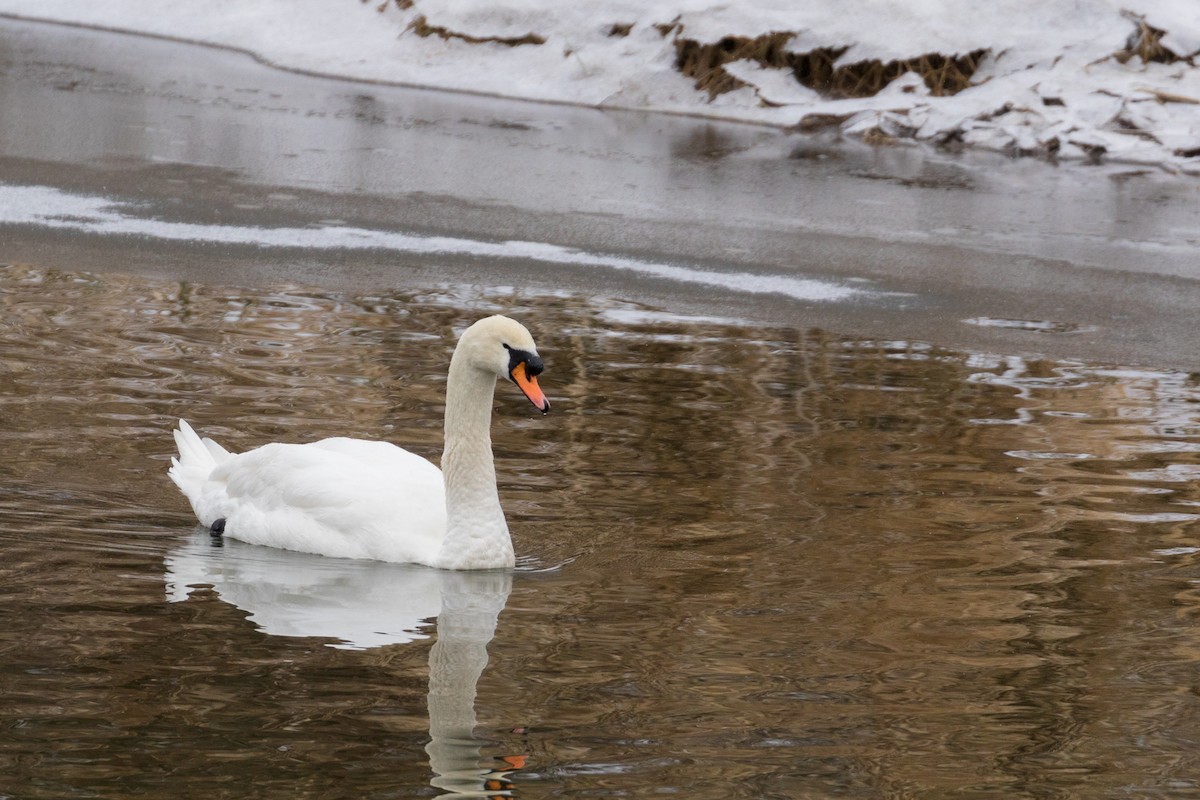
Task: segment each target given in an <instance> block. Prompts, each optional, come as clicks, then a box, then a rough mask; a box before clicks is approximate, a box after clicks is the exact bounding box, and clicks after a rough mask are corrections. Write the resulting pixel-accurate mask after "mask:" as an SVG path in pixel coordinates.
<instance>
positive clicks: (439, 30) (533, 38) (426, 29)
mask: <svg viewBox="0 0 1200 800" xmlns="http://www.w3.org/2000/svg"><path fill="white" fill-rule="evenodd" d="M408 29H409V30H411V31H412V32H413V33H415V34H417V35H418V36H440V37H441V38H443V39H447V40H448V39H459V40H461V41H464V42H469V43H471V44H485V43H493V44H506V45H508V46H509V47H520V46H521V45H523V44H545V43H546V40H545V39H544V38H542V37H541V36H538V35H537V34H536V33H527V34H525V35H524V36H472V35H470V34H469V33H459V32H458V31H452V30H450V29H449V28H444V27H442V26H440V25H430V24H429V23H428V21H426V19H425V16H424V15H421V16H419V17H417V18H416V19H414V20H413V21H412V22H410V23H409V25H408Z"/></svg>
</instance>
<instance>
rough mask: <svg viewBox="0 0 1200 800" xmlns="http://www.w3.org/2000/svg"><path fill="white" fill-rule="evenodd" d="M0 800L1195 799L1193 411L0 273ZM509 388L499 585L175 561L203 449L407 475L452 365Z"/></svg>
mask: <svg viewBox="0 0 1200 800" xmlns="http://www.w3.org/2000/svg"><path fill="white" fill-rule="evenodd" d="M0 306H2V315H0V387H2V389H0V403H3V409H2V412H0V446H2V448H3V453H4V456H5V458H4V459H3V462H0V474H2V480H0V487H2V488H0V509H2V511H0V519H2V520H3V525H2V526H0V551H2V556H0V615H2V619H3V623H2V628H0V629H2V630H3V631H4V632H3V634H0V698H2V702H0V793H2V794H3V795H4V796H6V797H14V798H21V799H22V800H37V799H39V798H55V800H59V799H61V798H91V797H105V798H109V797H138V798H178V797H211V798H222V797H231V798H232V797H237V798H274V797H288V798H292V797H296V796H303V797H310V798H343V797H345V798H351V797H353V798H396V797H432V796H440V795H443V794H450V793H454V792H468V791H473V792H476V793H485V792H488V793H491V794H492V795H503V794H504V793H505V792H517V793H519V794H520V795H522V796H526V797H559V796H563V797H615V796H633V797H650V796H659V795H665V796H670V795H686V796H689V797H698V798H708V797H711V798H731V797H742V798H775V797H779V798H785V797H786V798H806V797H814V798H816V797H821V798H824V797H870V798H875V797H889V798H894V797H944V796H949V795H951V794H953V795H955V796H962V797H985V796H994V797H1006V798H1008V797H1017V796H1021V797H1113V796H1118V795H1128V796H1136V797H1167V796H1195V795H1196V793H1197V791H1198V788H1197V785H1196V781H1197V775H1198V774H1200V773H1198V767H1200V764H1198V757H1197V755H1196V754H1197V752H1198V751H1197V745H1198V744H1200V723H1198V722H1197V720H1200V713H1198V712H1200V707H1198V703H1197V697H1196V693H1197V678H1196V675H1197V661H1198V660H1200V636H1198V635H1197V632H1196V631H1197V629H1196V624H1195V622H1196V617H1197V613H1198V611H1200V594H1198V592H1197V580H1198V577H1197V573H1198V570H1197V566H1196V561H1197V554H1198V553H1200V536H1198V535H1197V525H1196V520H1197V519H1198V516H1200V489H1198V488H1197V485H1196V480H1197V478H1200V456H1198V455H1197V453H1198V452H1200V424H1198V423H1197V420H1196V417H1197V413H1196V409H1197V405H1196V403H1197V402H1200V387H1198V386H1197V385H1196V382H1195V380H1194V379H1193V377H1190V376H1188V375H1186V374H1184V373H1177V372H1167V371H1164V372H1156V371H1152V370H1122V369H1116V368H1113V367H1111V366H1099V365H1088V364H1081V363H1059V362H1049V361H1027V360H1022V359H1019V358H1015V357H1005V356H1001V355H987V354H979V353H963V352H955V351H949V350H939V349H935V348H931V347H928V346H925V345H922V344H920V343H916V342H903V341H877V340H876V341H872V340H863V339H860V338H855V337H853V336H850V335H845V334H839V333H835V332H829V331H821V330H805V329H802V328H798V327H783V326H779V327H770V326H763V325H760V324H750V323H745V322H739V321H738V320H736V319H721V318H712V317H709V318H699V317H688V316H681V315H679V314H673V313H669V312H668V311H666V310H663V309H657V308H652V307H647V306H642V305H636V304H632V303H628V302H622V301H620V300H618V299H613V298H606V297H603V296H581V295H575V294H571V293H567V292H563V293H558V294H535V293H522V292H519V291H514V290H511V289H503V288H492V289H479V290H467V289H453V288H449V287H446V286H438V285H430V286H429V287H428V288H427V290H426V291H424V292H421V293H405V294H385V293H377V294H374V295H366V294H355V293H349V292H336V291H330V290H312V289H306V288H304V287H300V286H277V287H275V288H271V289H246V288H238V287H228V286H217V285H198V284H186V283H185V284H181V283H176V282H171V281H167V280H158V279H154V278H148V277H131V276H125V275H119V274H104V275H94V274H86V273H74V272H58V271H52V270H44V269H40V268H34V267H29V266H22V265H8V266H4V267H2V268H0ZM498 311H502V312H505V313H509V314H512V315H514V316H517V317H518V318H520V319H521V320H523V321H524V322H526V323H527V324H528V326H529V327H530V328H531V330H532V331H533V333H534V336H535V338H536V339H537V340H538V343H539V348H540V350H541V352H542V354H543V356H544V357H545V360H546V363H547V371H546V373H545V374H544V376H543V379H542V385H543V387H544V388H545V389H546V391H547V394H548V395H549V396H550V398H551V401H552V402H553V404H554V412H553V413H552V414H551V415H550V416H549V417H546V418H542V417H541V416H540V415H538V414H537V413H536V411H535V410H534V409H533V408H532V407H531V406H529V404H528V403H527V402H526V401H524V399H523V398H521V397H520V396H519V395H518V394H517V393H516V392H515V391H509V390H510V389H511V387H507V386H501V387H499V391H498V393H497V401H496V414H495V424H494V431H493V438H494V442H495V446H496V455H497V467H498V473H499V476H500V483H501V487H500V488H501V496H502V499H503V501H504V503H505V506H506V509H507V512H508V516H509V521H510V525H511V527H512V529H513V532H514V541H515V546H516V549H517V552H518V554H519V565H518V568H517V569H516V570H515V571H514V572H513V573H511V574H506V573H483V574H477V575H459V574H444V573H438V572H435V571H431V570H426V569H421V568H415V567H407V566H400V565H385V564H373V563H366V562H340V561H337V560H333V559H320V558H316V557H310V556H304V555H299V554H292V553H283V552H278V551H272V550H265V549H260V548H254V547H250V546H246V545H243V544H240V543H238V542H232V541H231V542H227V543H225V545H224V546H223V547H214V546H213V544H212V543H211V541H210V540H209V537H208V536H207V535H206V534H205V533H204V532H203V531H198V530H197V529H196V528H195V527H194V520H193V519H192V517H191V515H190V512H189V510H188V509H187V506H186V503H185V501H184V500H183V499H182V497H180V496H179V495H178V494H177V493H176V491H175V489H174V487H173V486H172V485H171V484H170V482H169V481H168V479H167V478H166V474H165V471H166V467H167V463H168V462H167V460H168V457H169V454H170V452H171V439H170V433H169V431H170V428H171V427H172V425H173V422H174V420H175V419H176V418H177V417H180V416H184V417H187V418H188V419H189V420H190V421H191V422H192V423H193V424H194V425H195V426H196V427H197V428H198V429H200V430H202V431H203V432H204V433H206V434H208V435H211V436H213V437H215V438H217V439H218V440H219V441H221V442H222V443H224V444H225V445H226V446H227V447H230V448H232V449H244V448H249V447H253V446H255V445H257V444H261V443H264V442H267V441H271V440H276V439H282V440H289V441H309V440H313V439H316V438H319V437H323V436H327V435H352V436H364V437H378V436H387V437H391V438H394V439H395V440H396V441H398V442H399V443H401V444H404V445H405V446H408V447H409V448H410V449H413V450H415V451H417V452H419V453H421V454H423V455H429V456H436V455H437V453H438V452H439V448H440V435H441V432H440V425H441V422H440V415H441V409H442V406H441V402H442V392H443V389H444V379H445V368H446V364H447V362H448V359H449V355H450V349H451V344H452V341H453V338H454V336H455V335H456V334H457V333H458V332H459V331H461V330H462V329H463V328H464V327H465V326H466V325H467V324H469V323H470V322H471V321H472V320H473V319H474V318H476V317H477V316H479V315H481V314H484V313H491V312H498Z"/></svg>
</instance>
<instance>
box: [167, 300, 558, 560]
mask: <svg viewBox="0 0 1200 800" xmlns="http://www.w3.org/2000/svg"><path fill="white" fill-rule="evenodd" d="M541 371H542V359H541V358H540V357H539V356H538V354H537V347H536V346H535V345H534V343H533V337H532V336H530V335H529V331H527V330H526V329H525V327H524V326H523V325H521V324H520V323H519V322H516V321H515V320H512V319H509V318H508V317H502V316H494V317H487V318H485V319H481V320H479V321H478V322H476V323H475V324H474V325H472V326H471V327H469V328H467V330H466V331H465V332H464V333H463V335H462V337H461V338H460V339H459V342H458V346H457V347H456V348H455V349H454V356H453V357H452V358H451V359H450V372H449V375H448V376H447V379H446V420H445V426H446V443H445V450H444V451H443V453H442V469H441V470H439V469H438V468H437V467H436V466H434V465H433V464H431V463H430V462H429V461H427V460H425V459H424V458H421V457H420V456H417V455H414V454H413V453H410V452H408V451H407V450H404V449H401V448H399V447H396V446H395V445H393V444H389V443H387V442H371V441H363V440H361V439H344V438H335V439H323V440H321V441H319V442H312V443H310V444H303V445H298V444H278V443H276V444H268V445H264V446H262V447H259V448H257V449H255V450H249V451H247V452H245V453H240V454H232V453H230V452H229V451H227V450H226V449H225V448H223V447H221V445H219V444H217V443H216V442H214V441H213V440H211V439H201V438H200V437H199V436H197V435H196V432H195V431H193V430H192V428H191V426H190V425H188V424H187V422H185V421H183V420H180V421H179V429H178V430H177V431H175V432H174V433H175V444H176V445H177V446H178V448H179V457H178V458H172V459H171V468H170V470H169V473H168V474H169V475H170V476H171V480H173V481H174V482H175V484H176V485H177V486H178V487H179V488H180V490H181V491H182V492H183V494H184V495H185V496H186V497H187V499H188V501H189V502H191V504H192V510H193V511H195V512H196V517H197V518H198V519H199V520H200V522H201V523H202V524H203V525H206V526H208V527H209V528H210V529H212V530H213V532H214V534H222V535H225V536H228V537H230V538H233V539H240V540H242V541H246V542H250V543H252V544H261V545H267V546H269V547H281V548H285V549H288V550H299V551H302V552H306V553H316V554H318V555H324V556H335V557H342V558H371V559H377V560H379V561H393V562H399V563H412V564H425V565H427V566H431V567H440V568H442V569H495V568H505V567H512V566H513V564H514V558H513V548H512V539H511V538H510V537H509V533H508V523H507V522H506V521H505V519H504V512H503V510H502V509H501V508H500V497H499V494H498V493H497V491H496V468H495V465H494V463H493V460H492V441H491V435H490V432H489V427H490V424H491V414H492V397H493V393H494V391H495V388H496V380H497V378H507V379H508V380H511V381H512V382H513V383H515V384H516V385H517V386H518V387H520V389H521V391H522V392H524V393H525V396H526V397H527V398H529V400H530V402H532V403H533V404H534V405H535V406H536V407H537V408H538V409H539V410H540V411H541V412H542V413H543V414H545V413H547V412H548V411H549V410H550V402H549V401H548V400H547V399H546V395H545V394H543V393H542V390H541V388H540V387H539V386H538V383H537V375H538V374H540V373H541Z"/></svg>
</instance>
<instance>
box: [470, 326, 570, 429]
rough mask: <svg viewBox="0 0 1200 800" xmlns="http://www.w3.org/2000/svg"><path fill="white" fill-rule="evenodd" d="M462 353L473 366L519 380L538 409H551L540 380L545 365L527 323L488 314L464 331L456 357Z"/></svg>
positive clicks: (512, 380) (543, 411) (519, 384)
mask: <svg viewBox="0 0 1200 800" xmlns="http://www.w3.org/2000/svg"><path fill="white" fill-rule="evenodd" d="M460 353H461V355H462V356H463V357H465V358H466V359H467V362H468V363H469V364H471V366H473V367H476V368H477V369H481V370H484V371H485V372H491V373H494V374H495V375H496V377H497V378H504V379H505V380H508V381H511V382H512V383H515V384H516V385H517V387H518V388H520V390H521V391H522V392H524V393H525V396H526V397H528V398H529V402H531V403H533V405H534V406H535V407H536V408H537V409H538V411H541V412H542V413H543V414H548V413H550V401H549V400H547V399H546V395H545V394H543V393H542V389H541V387H540V386H538V382H537V376H538V375H540V374H541V373H542V369H543V368H544V365H543V364H542V359H541V356H539V355H538V352H537V345H535V344H534V343H533V337H532V336H530V335H529V331H527V330H526V329H525V326H524V325H522V324H521V323H519V322H517V321H516V320H515V319H510V318H508V317H503V316H500V315H496V316H494V317H484V318H483V319H481V320H479V321H478V322H476V323H475V324H474V325H472V326H471V327H469V328H467V329H466V331H464V332H463V335H462V338H461V339H459V341H458V348H457V349H456V350H455V352H454V357H455V358H459V357H460Z"/></svg>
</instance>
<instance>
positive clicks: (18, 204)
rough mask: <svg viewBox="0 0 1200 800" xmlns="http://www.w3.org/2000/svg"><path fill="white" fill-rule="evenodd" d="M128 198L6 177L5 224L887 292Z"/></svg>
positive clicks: (845, 296) (850, 294) (804, 289)
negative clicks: (185, 217) (163, 211)
mask: <svg viewBox="0 0 1200 800" xmlns="http://www.w3.org/2000/svg"><path fill="white" fill-rule="evenodd" d="M126 209H129V205H128V204H122V203H119V202H116V201H114V200H112V199H109V198H105V197H99V196H95V195H82V194H72V193H69V192H64V191H61V190H59V189H54V188H51V187H47V186H15V185H9V184H2V183H0V226H4V225H36V226H38V227H42V228H55V229H58V230H71V231H77V232H80V233H86V234H94V235H102V236H140V237H146V238H150V239H159V240H164V241H188V242H210V243H214V244H226V245H248V246H252V247H268V248H305V249H315V250H384V251H392V252H401V253H409V254H416V255H430V256H439V255H440V256H465V257H477V258H505V259H520V260H525V261H534V262H539V263H547V264H557V265H565V266H579V267H599V268H606V269H615V270H622V271H626V272H634V273H638V274H640V275H642V276H644V277H649V278H658V279H661V280H668V281H674V282H677V283H684V284H692V285H700V286H712V287H716V288H719V289H723V290H726V291H734V292H742V293H748V294H779V295H784V296H786V297H791V298H793V299H796V300H803V301H811V302H836V301H843V300H850V299H854V298H858V299H865V298H868V297H871V296H875V297H879V296H882V294H883V293H882V292H874V291H871V290H869V289H865V288H859V287H852V286H845V285H841V284H837V283H833V282H831V281H821V280H815V279H812V278H802V277H796V276H792V275H770V274H765V275H764V274H758V273H749V272H740V271H739V272H734V271H728V272H727V271H722V270H706V269H701V268H699V267H692V266H685V265H680V264H665V263H659V262H654V261H647V260H642V259H637V258H631V257H627V256H620V255H614V254H611V253H595V252H589V251H586V250H577V249H574V248H570V247H561V246H559V245H554V244H547V243H544V242H524V241H506V242H489V241H482V240H477V239H464V238H458V237H453V236H421V235H418V234H410V233H402V232H397V231H381V230H371V229H367V228H353V227H346V226H322V227H306V228H284V227H281V228H267V227H259V226H250V225H206V224H200V223H192V222H172V221H166V220H161V219H151V218H148V217H142V216H137V215H136V214H133V213H127V211H126Z"/></svg>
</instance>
